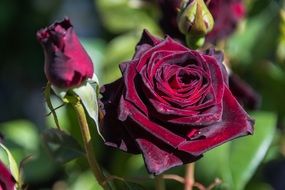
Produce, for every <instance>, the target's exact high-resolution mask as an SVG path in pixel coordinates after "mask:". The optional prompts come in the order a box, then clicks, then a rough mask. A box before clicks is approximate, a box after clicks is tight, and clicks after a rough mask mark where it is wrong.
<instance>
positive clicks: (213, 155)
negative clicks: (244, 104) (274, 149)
mask: <svg viewBox="0 0 285 190" xmlns="http://www.w3.org/2000/svg"><path fill="white" fill-rule="evenodd" d="M252 118H254V119H255V120H256V123H255V132H254V135H253V136H247V137H242V138H239V139H237V140H233V141H232V142H228V143H225V144H223V145H222V146H219V147H217V148H214V149H213V150H211V151H209V152H207V153H205V155H204V158H202V159H201V160H199V161H198V162H197V170H196V171H197V176H198V178H197V180H200V179H201V180H204V181H203V182H204V183H207V184H209V183H211V182H213V181H214V179H215V178H217V177H218V178H220V179H221V180H222V181H223V184H222V189H230V190H242V189H244V187H245V185H246V184H247V182H248V181H249V180H250V178H251V177H252V176H253V174H254V172H255V171H256V169H257V167H258V166H259V164H260V163H261V161H262V160H263V159H264V157H265V154H266V152H267V150H268V148H269V146H270V144H271V142H272V140H273V137H274V133H275V126H276V119H277V118H276V115H274V114H273V113H269V112H256V113H253V114H252Z"/></svg>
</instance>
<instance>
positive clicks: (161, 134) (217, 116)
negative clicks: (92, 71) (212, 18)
mask: <svg viewBox="0 0 285 190" xmlns="http://www.w3.org/2000/svg"><path fill="white" fill-rule="evenodd" d="M222 58H223V56H222V55H221V53H219V52H215V51H208V52H207V53H203V52H199V51H194V50H191V49H188V48H186V47H185V46H183V45H181V44H179V43H177V42H175V41H174V40H173V39H172V38H170V37H167V38H166V39H165V40H160V39H158V38H156V37H154V36H152V35H150V34H149V33H148V32H146V31H144V33H143V35H142V38H141V40H140V41H139V43H138V45H137V47H136V52H135V55H134V57H133V59H132V60H130V61H127V62H125V63H122V64H121V65H120V69H121V72H122V78H120V79H118V80H117V81H115V82H113V83H111V84H108V85H105V86H103V87H102V89H101V93H102V95H103V96H102V99H101V101H102V103H103V105H104V112H105V117H104V118H103V122H102V125H101V132H102V135H103V136H104V138H105V140H106V141H105V143H106V145H109V146H112V147H115V148H119V149H121V150H123V151H126V152H130V153H141V154H143V157H144V160H145V163H146V166H147V169H148V171H149V172H150V173H153V174H159V173H161V172H163V171H165V170H167V169H169V168H171V167H174V166H179V165H182V164H185V163H189V162H193V161H196V160H197V159H199V158H201V157H202V155H203V153H204V152H206V151H208V150H210V149H212V148H214V147H216V146H218V145H220V144H223V143H225V142H227V141H230V140H232V139H235V138H237V137H240V136H244V135H248V134H252V132H253V127H252V126H253V123H254V122H253V120H252V119H251V118H250V117H249V116H248V114H247V113H246V112H245V111H244V109H243V108H242V107H241V105H240V104H239V103H238V101H237V100H236V99H235V97H234V96H233V95H232V93H231V91H230V90H229V86H228V74H227V72H226V70H225V68H224V66H223V64H222Z"/></svg>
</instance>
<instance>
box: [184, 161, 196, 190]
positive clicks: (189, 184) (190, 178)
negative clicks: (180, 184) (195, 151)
mask: <svg viewBox="0 0 285 190" xmlns="http://www.w3.org/2000/svg"><path fill="white" fill-rule="evenodd" d="M194 167H195V165H194V162H193V163H190V164H187V165H186V173H185V185H184V190H192V189H193V186H194V183H195V179H194Z"/></svg>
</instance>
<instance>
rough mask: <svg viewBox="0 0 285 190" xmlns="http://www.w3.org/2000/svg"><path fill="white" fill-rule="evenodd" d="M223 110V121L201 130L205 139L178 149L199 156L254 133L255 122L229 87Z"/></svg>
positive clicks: (180, 146) (189, 142)
mask: <svg viewBox="0 0 285 190" xmlns="http://www.w3.org/2000/svg"><path fill="white" fill-rule="evenodd" d="M223 108H224V109H223V117H222V121H220V122H217V123H214V124H211V125H208V126H205V127H204V128H201V129H200V133H201V135H203V136H204V137H205V138H204V139H198V140H193V141H187V142H186V143H184V144H181V145H179V147H178V149H179V150H182V151H185V152H188V153H189V154H192V155H195V156H197V155H201V154H203V153H204V152H206V151H207V150H209V149H212V148H214V147H216V146H218V145H220V144H223V143H225V142H227V141H230V140H232V139H235V138H238V137H241V136H245V135H248V134H252V133H253V124H254V121H253V120H252V119H251V118H250V117H249V116H248V114H247V113H246V112H245V111H244V110H243V108H242V107H241V106H240V105H239V103H238V102H237V100H236V99H235V98H234V96H233V95H232V93H231V92H230V90H229V89H228V88H227V87H226V88H225V93H224V98H223Z"/></svg>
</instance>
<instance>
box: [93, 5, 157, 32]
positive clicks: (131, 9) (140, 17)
mask: <svg viewBox="0 0 285 190" xmlns="http://www.w3.org/2000/svg"><path fill="white" fill-rule="evenodd" d="M141 2H142V1H133V0H116V1H114V0H96V5H97V6H98V10H99V11H100V13H101V17H102V19H103V24H104V26H105V27H106V28H107V29H108V30H110V31H111V32H113V33H121V32H127V31H129V30H133V29H139V30H140V29H143V28H148V29H150V30H152V31H159V27H158V26H157V24H156V21H155V19H153V18H152V15H151V14H150V13H149V12H150V11H151V10H150V9H152V8H153V6H143V5H142V4H140V3H141Z"/></svg>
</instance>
